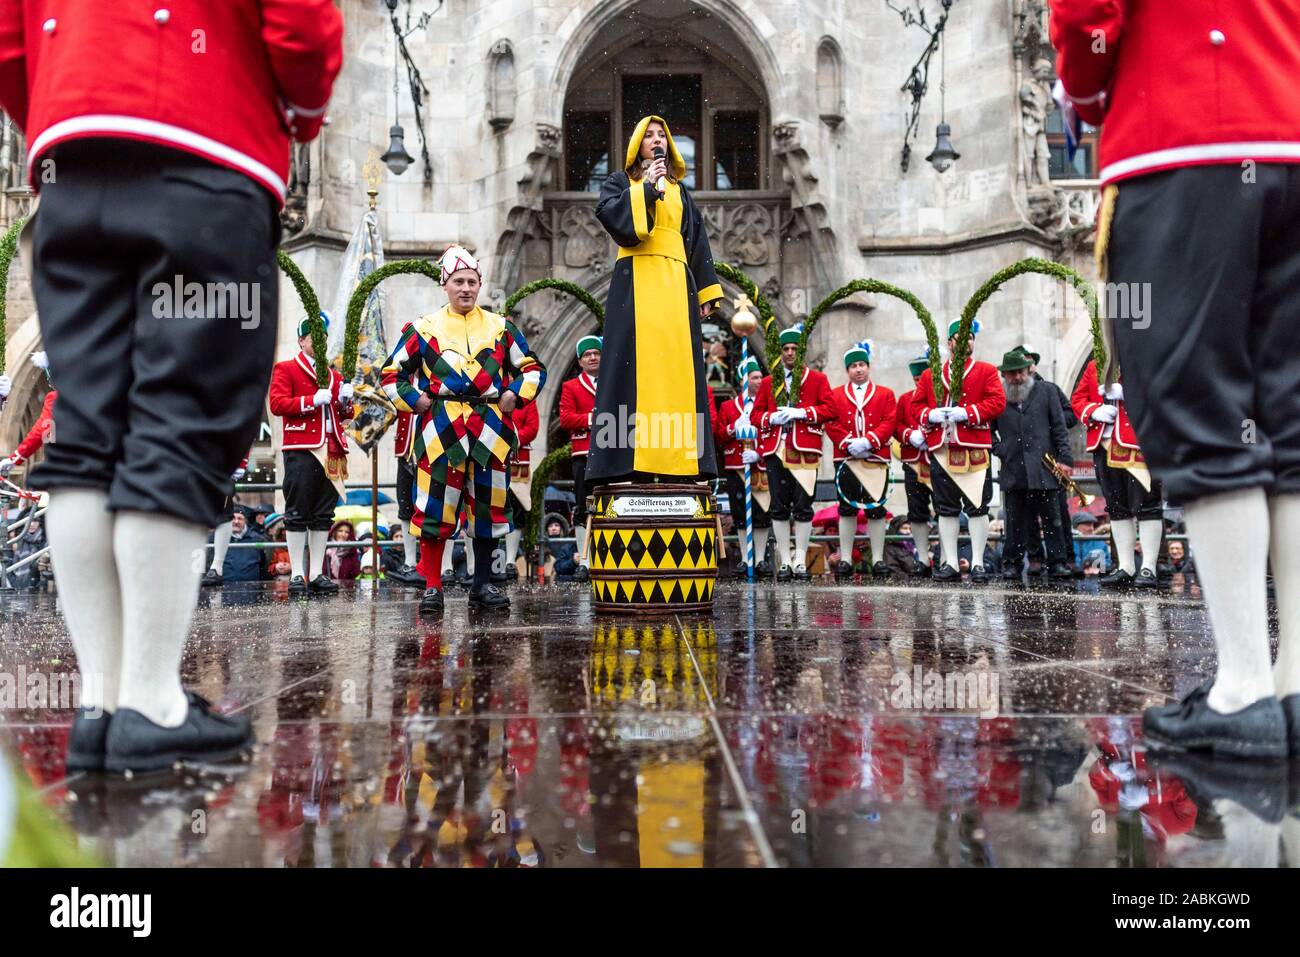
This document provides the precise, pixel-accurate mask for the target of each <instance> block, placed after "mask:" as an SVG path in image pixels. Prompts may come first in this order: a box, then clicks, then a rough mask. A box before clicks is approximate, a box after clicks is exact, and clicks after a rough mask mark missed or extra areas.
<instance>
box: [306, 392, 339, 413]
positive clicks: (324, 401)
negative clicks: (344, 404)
mask: <svg viewBox="0 0 1300 957" xmlns="http://www.w3.org/2000/svg"><path fill="white" fill-rule="evenodd" d="M332 401H334V396H333V394H332V393H331V392H330V390H329V389H317V390H316V394H315V395H314V396H312V397H311V404H312V408H315V409H319V408H320V407H321V406H322V405H329V404H330V403H331V402H332Z"/></svg>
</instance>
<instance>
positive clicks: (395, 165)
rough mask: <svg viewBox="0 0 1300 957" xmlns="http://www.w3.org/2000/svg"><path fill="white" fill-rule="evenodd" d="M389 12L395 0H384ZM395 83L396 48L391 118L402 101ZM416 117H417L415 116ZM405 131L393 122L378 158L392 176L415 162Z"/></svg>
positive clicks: (395, 114) (398, 114)
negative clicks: (386, 142) (383, 150)
mask: <svg viewBox="0 0 1300 957" xmlns="http://www.w3.org/2000/svg"><path fill="white" fill-rule="evenodd" d="M384 3H385V4H387V5H388V12H389V14H390V15H391V14H395V13H396V12H397V0H384ZM399 97H400V93H399V91H398V85H397V50H396V49H394V51H393V119H394V120H396V119H397V118H398V116H400V115H401V108H402V101H401V99H400V98H399ZM417 119H418V117H417ZM405 140H406V131H405V130H404V129H402V124H400V123H394V124H393V125H392V126H390V127H389V128H388V149H387V151H386V152H385V153H384V155H383V156H381V157H379V159H380V160H381V161H382V162H383V164H384V165H385V166H387V167H388V168H389V170H391V171H392V174H393V175H394V176H401V175H402V174H403V173H405V172H406V170H407V167H409V166H410V165H411V164H412V163H414V162H415V157H414V156H412V155H411V154H410V153H408V152H406V142H405Z"/></svg>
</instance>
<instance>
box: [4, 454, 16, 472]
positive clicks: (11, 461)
mask: <svg viewBox="0 0 1300 957" xmlns="http://www.w3.org/2000/svg"><path fill="white" fill-rule="evenodd" d="M17 464H18V460H17V459H16V458H14V457H13V456H12V455H11V456H9V458H7V459H0V475H8V474H9V473H10V472H12V471H13V470H14V466H15V465H17Z"/></svg>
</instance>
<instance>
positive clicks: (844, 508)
mask: <svg viewBox="0 0 1300 957" xmlns="http://www.w3.org/2000/svg"><path fill="white" fill-rule="evenodd" d="M839 486H840V499H839V503H838V507H837V508H836V514H837V515H838V517H839V529H838V531H839V546H840V564H839V565H838V566H837V567H836V569H835V571H836V573H837V574H840V575H847V574H849V573H850V572H852V570H853V540H854V538H855V537H856V536H857V534H858V506H857V505H856V504H854V503H856V502H859V501H862V500H863V498H864V497H865V495H866V493H865V492H864V491H863V490H862V485H861V483H860V482H859V481H858V479H857V476H856V475H854V474H853V472H852V471H851V470H850V469H849V468H848V466H843V467H842V468H841V470H840V473H839ZM846 499H848V501H846Z"/></svg>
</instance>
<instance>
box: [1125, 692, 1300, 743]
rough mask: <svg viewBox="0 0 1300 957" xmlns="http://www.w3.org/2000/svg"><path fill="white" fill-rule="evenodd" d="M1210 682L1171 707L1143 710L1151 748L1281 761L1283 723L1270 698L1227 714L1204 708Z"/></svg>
mask: <svg viewBox="0 0 1300 957" xmlns="http://www.w3.org/2000/svg"><path fill="white" fill-rule="evenodd" d="M1213 684H1214V680H1213V679H1210V680H1209V681H1207V682H1205V684H1203V685H1201V686H1200V687H1199V688H1196V689H1195V690H1193V691H1192V692H1190V693H1189V694H1188V695H1187V697H1185V698H1183V700H1182V701H1180V702H1178V703H1177V704H1167V705H1161V706H1160V707H1157V708H1148V709H1147V710H1146V713H1145V714H1144V715H1143V716H1142V731H1143V733H1144V734H1145V735H1146V736H1147V738H1148V739H1149V740H1150V741H1152V742H1154V743H1155V744H1156V745H1157V746H1163V747H1167V748H1173V749H1175V750H1179V751H1207V750H1208V751H1213V752H1214V753H1215V754H1219V755H1226V756H1228V757H1237V758H1267V759H1276V760H1281V759H1283V758H1285V757H1286V754H1287V739H1286V719H1285V718H1284V717H1283V715H1282V706H1281V705H1280V704H1279V703H1278V700H1277V699H1276V698H1264V699H1262V700H1260V701H1256V702H1255V703H1254V704H1252V705H1250V706H1249V707H1247V708H1242V709H1241V710H1240V711H1234V712H1232V713H1231V714H1220V713H1219V712H1217V711H1215V710H1214V709H1213V708H1211V707H1210V705H1209V703H1208V699H1209V695H1210V688H1211V687H1212V686H1213Z"/></svg>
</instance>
